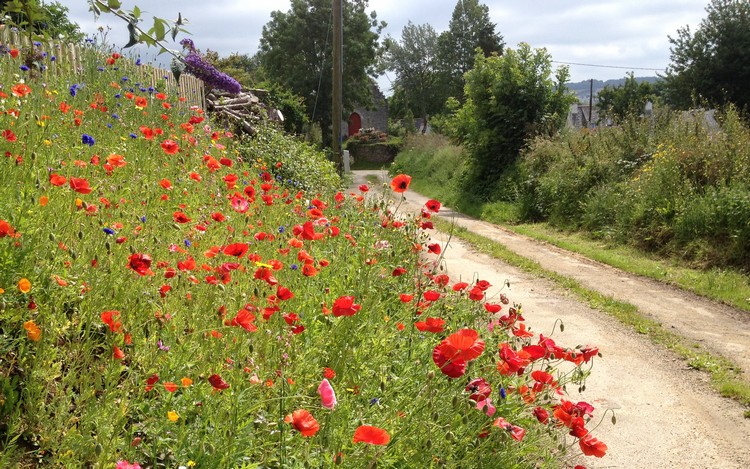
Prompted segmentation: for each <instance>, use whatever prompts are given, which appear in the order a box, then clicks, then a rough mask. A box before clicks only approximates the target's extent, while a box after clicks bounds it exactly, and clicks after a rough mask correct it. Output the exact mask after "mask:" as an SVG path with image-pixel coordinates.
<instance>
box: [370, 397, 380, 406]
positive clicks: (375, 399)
mask: <svg viewBox="0 0 750 469" xmlns="http://www.w3.org/2000/svg"><path fill="white" fill-rule="evenodd" d="M375 404H380V398H378V397H373V398H372V399H370V405H375Z"/></svg>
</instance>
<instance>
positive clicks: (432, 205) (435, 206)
mask: <svg viewBox="0 0 750 469" xmlns="http://www.w3.org/2000/svg"><path fill="white" fill-rule="evenodd" d="M424 205H425V207H426V208H427V210H429V211H430V212H435V213H437V212H439V211H440V202H438V201H437V200H434V199H430V200H428V201H427V202H426V203H425V204H424Z"/></svg>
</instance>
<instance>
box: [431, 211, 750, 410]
mask: <svg viewBox="0 0 750 469" xmlns="http://www.w3.org/2000/svg"><path fill="white" fill-rule="evenodd" d="M435 227H436V228H437V229H439V230H441V231H445V232H452V233H453V234H454V236H456V237H458V238H460V239H462V240H464V241H466V242H468V243H470V244H471V245H472V246H473V247H474V248H475V249H477V250H479V251H481V252H483V253H486V254H488V255H491V256H493V257H495V258H496V259H500V260H502V261H503V262H506V263H508V264H510V265H513V266H515V267H518V268H520V269H522V270H523V271H525V272H528V273H530V274H532V275H535V276H538V277H543V278H546V279H548V280H551V281H552V282H554V283H555V284H557V285H559V286H560V287H562V288H565V289H566V290H568V291H570V292H571V293H573V294H574V295H575V296H576V297H578V298H579V299H580V300H581V301H583V302H585V303H586V304H588V305H589V306H591V307H592V308H595V309H597V310H600V311H603V312H605V313H607V314H609V315H610V316H612V317H614V318H615V319H617V320H618V321H620V322H621V323H623V324H625V325H627V326H630V327H632V328H633V330H634V331H636V332H638V333H640V334H644V335H646V336H648V337H649V339H650V340H651V341H652V342H653V343H655V344H657V345H660V346H663V347H665V348H667V349H669V350H671V351H672V352H674V353H675V354H677V355H678V356H679V357H680V358H682V359H684V360H686V361H687V363H688V365H689V366H690V367H691V368H694V369H696V370H701V371H705V372H707V373H708V374H709V375H710V377H711V383H712V386H713V387H714V388H715V389H716V390H717V391H718V392H719V393H720V394H721V395H722V396H724V397H728V398H731V399H734V400H736V401H738V402H740V403H742V404H743V405H745V406H750V384H748V383H747V382H745V381H743V380H742V377H741V375H740V374H741V371H740V370H739V369H738V367H737V366H736V365H735V364H733V363H732V362H731V361H730V360H728V359H727V358H725V357H723V356H720V355H717V354H713V353H710V352H708V351H706V350H705V349H703V348H702V347H701V346H700V345H699V344H698V343H696V342H694V341H690V340H688V339H686V338H684V337H681V336H679V335H677V334H675V333H673V332H670V331H668V330H666V329H665V328H664V327H663V326H662V325H661V324H659V323H658V322H656V321H653V320H651V319H648V318H645V317H643V316H642V315H641V314H640V313H639V311H638V308H637V307H636V306H634V305H632V304H630V303H627V302H623V301H618V300H615V299H614V298H612V297H610V296H606V295H603V294H601V293H598V292H596V291H593V290H590V289H587V288H585V287H583V286H582V285H581V284H580V283H579V282H577V281H575V280H573V279H571V278H569V277H566V276H564V275H560V274H557V273H555V272H552V271H550V270H547V269H544V268H542V267H541V266H540V265H539V264H538V263H536V262H534V261H532V260H529V259H527V258H525V257H523V256H521V255H518V254H516V253H514V252H512V251H510V250H509V249H507V248H506V247H504V246H503V245H501V244H498V243H495V242H493V241H492V240H490V239H488V238H486V237H484V236H480V235H477V234H475V233H471V232H470V231H468V230H466V229H465V228H461V227H457V226H455V225H452V224H451V223H450V222H447V221H443V220H435ZM745 417H747V418H750V410H748V411H746V412H745Z"/></svg>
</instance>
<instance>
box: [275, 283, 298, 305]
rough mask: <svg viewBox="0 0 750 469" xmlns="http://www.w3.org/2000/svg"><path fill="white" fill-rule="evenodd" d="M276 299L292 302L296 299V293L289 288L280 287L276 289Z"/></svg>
mask: <svg viewBox="0 0 750 469" xmlns="http://www.w3.org/2000/svg"><path fill="white" fill-rule="evenodd" d="M276 297H277V298H278V299H280V300H282V301H286V300H291V299H292V298H294V293H292V291H291V290H290V289H288V288H287V287H283V286H281V285H279V286H277V287H276Z"/></svg>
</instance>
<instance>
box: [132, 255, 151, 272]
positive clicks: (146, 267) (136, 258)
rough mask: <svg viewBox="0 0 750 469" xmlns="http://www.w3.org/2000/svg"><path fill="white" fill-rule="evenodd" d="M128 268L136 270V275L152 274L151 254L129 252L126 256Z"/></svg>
mask: <svg viewBox="0 0 750 469" xmlns="http://www.w3.org/2000/svg"><path fill="white" fill-rule="evenodd" d="M128 268H130V269H133V270H135V271H136V273H137V274H138V275H153V274H154V272H153V271H152V270H151V256H149V255H148V254H131V255H130V257H128Z"/></svg>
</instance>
